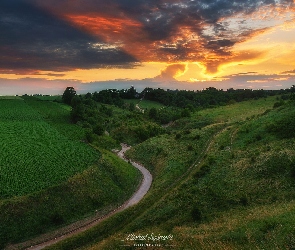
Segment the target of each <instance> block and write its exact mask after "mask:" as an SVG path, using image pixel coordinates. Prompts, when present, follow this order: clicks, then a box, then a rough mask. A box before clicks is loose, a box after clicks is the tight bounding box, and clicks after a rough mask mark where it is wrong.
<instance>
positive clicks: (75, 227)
mask: <svg viewBox="0 0 295 250" xmlns="http://www.w3.org/2000/svg"><path fill="white" fill-rule="evenodd" d="M121 146H122V150H121V151H120V152H118V156H119V157H120V158H122V159H123V160H125V161H128V160H127V159H125V157H124V154H125V152H126V151H127V150H128V149H129V148H130V147H128V146H127V145H125V144H121ZM130 163H131V164H132V165H133V166H134V167H135V168H137V169H138V170H139V171H140V172H141V173H142V175H143V179H142V182H141V185H140V186H139V188H138V189H137V191H136V192H135V193H134V194H133V196H132V197H131V198H130V199H129V200H128V201H126V202H125V203H124V204H123V205H121V206H120V207H118V208H117V209H115V210H113V211H111V212H110V213H109V214H107V215H105V216H103V217H101V216H100V217H92V218H89V219H87V220H83V221H78V222H76V223H73V224H71V225H69V226H66V227H64V228H62V229H59V230H57V231H55V232H53V233H49V234H44V235H41V236H40V237H38V238H36V239H33V240H30V241H26V242H23V243H20V244H17V245H11V246H9V247H8V248H6V249H7V250H12V249H30V250H39V249H43V248H45V247H47V246H50V245H53V244H55V243H57V242H59V241H61V240H63V239H66V238H69V237H72V236H73V235H76V234H79V233H81V232H84V231H86V230H87V229H89V228H91V227H94V226H96V225H97V224H99V223H100V222H101V221H103V220H106V219H107V218H109V217H110V216H112V215H114V214H115V213H118V212H120V211H123V210H124V209H126V208H128V207H130V206H133V205H135V204H136V203H138V202H139V201H140V200H141V199H142V198H143V197H144V195H145V194H146V193H147V192H148V190H149V189H150V186H151V184H152V180H153V178H152V175H151V174H150V172H149V171H148V170H147V169H145V168H144V167H143V166H141V165H139V164H137V163H135V162H130Z"/></svg>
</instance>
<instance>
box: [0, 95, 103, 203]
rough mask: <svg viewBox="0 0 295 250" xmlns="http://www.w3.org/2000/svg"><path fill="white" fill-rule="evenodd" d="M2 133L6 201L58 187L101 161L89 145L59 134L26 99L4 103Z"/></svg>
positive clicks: (1, 190)
mask: <svg viewBox="0 0 295 250" xmlns="http://www.w3.org/2000/svg"><path fill="white" fill-rule="evenodd" d="M0 133H1V141H0V147H1V158H0V170H1V177H0V178H1V187H0V197H1V198H2V199H3V198H10V197H14V196H21V195H25V194H29V193H32V192H35V191H39V190H41V189H44V188H47V187H50V186H52V185H56V184H58V183H60V182H62V181H65V180H67V179H68V178H69V177H70V176H73V175H74V174H75V173H77V172H81V171H83V170H85V169H86V168H87V167H89V166H90V165H91V164H93V163H94V162H95V161H97V160H98V158H99V153H97V152H96V151H95V150H93V149H91V148H90V147H89V146H87V145H85V144H83V143H81V142H78V141H76V142H74V141H72V140H69V139H68V138H67V137H65V136H64V135H62V134H61V133H59V131H57V130H56V129H55V128H54V127H52V126H50V125H49V124H48V123H47V122H46V121H44V120H43V118H42V116H41V115H40V114H39V113H38V112H36V111H35V110H34V109H33V108H32V107H30V106H29V105H27V104H26V103H25V102H24V101H23V100H0Z"/></svg>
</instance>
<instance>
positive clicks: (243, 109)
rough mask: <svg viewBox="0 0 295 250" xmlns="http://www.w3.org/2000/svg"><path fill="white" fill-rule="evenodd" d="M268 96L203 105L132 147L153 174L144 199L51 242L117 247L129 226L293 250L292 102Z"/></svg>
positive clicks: (204, 243) (210, 245) (185, 240)
mask: <svg viewBox="0 0 295 250" xmlns="http://www.w3.org/2000/svg"><path fill="white" fill-rule="evenodd" d="M275 102H276V97H268V98H266V99H260V100H256V101H254V100H251V101H245V102H241V103H236V104H233V105H230V106H223V107H217V108H214V109H207V110H202V111H199V112H196V113H195V114H193V115H192V117H191V118H184V119H180V120H178V121H176V122H175V123H173V124H171V126H170V127H169V130H168V134H166V135H160V136H158V137H155V138H151V139H149V140H147V141H145V142H143V143H141V144H139V145H137V146H135V147H134V148H133V149H132V150H131V151H130V152H129V153H128V155H129V156H130V157H132V159H136V160H137V161H139V162H143V164H144V165H145V166H146V167H148V168H149V169H150V171H151V172H152V173H153V177H154V180H153V185H152V189H151V190H150V192H149V193H148V195H147V196H146V198H145V199H144V200H143V201H142V202H141V203H140V204H138V206H136V207H133V208H131V209H129V210H127V211H125V212H123V213H121V214H118V215H116V216H114V217H112V218H110V219H109V220H108V221H106V222H103V223H102V224H101V225H98V226H97V227H95V228H93V229H92V230H90V231H88V232H85V233H84V234H81V235H78V236H76V237H74V238H72V239H70V240H68V241H65V242H63V243H60V244H57V245H56V246H52V247H51V248H50V249H93V250H94V249H124V247H122V240H124V239H126V237H127V236H128V235H129V234H130V233H132V234H135V235H146V234H149V235H151V234H154V235H159V234H160V235H173V240H172V241H169V242H168V244H169V245H173V246H174V247H173V248H175V249H294V246H295V237H294V235H295V230H294V221H295V217H294V211H295V204H294V199H295V195H294V186H295V185H294V183H295V148H294V145H295V133H294V127H295V119H294V117H295V107H294V102H289V103H287V104H285V105H283V106H281V107H279V108H273V107H274V103H275ZM206 142H210V143H209V144H208V143H206ZM208 145H209V148H208V150H207V151H204V147H205V148H206V147H207V146H208ZM200 157H201V158H200ZM194 161H195V164H193V163H194ZM179 177H181V178H179ZM125 243H129V244H131V248H132V249H136V247H134V246H133V244H134V243H138V244H140V243H151V244H152V243H154V242H147V241H144V242H142V241H140V240H138V241H132V242H131V241H129V242H125ZM159 243H160V244H162V247H160V249H166V248H165V244H167V242H165V241H162V242H159ZM173 248H172V249H173ZM167 249H169V248H168V247H167Z"/></svg>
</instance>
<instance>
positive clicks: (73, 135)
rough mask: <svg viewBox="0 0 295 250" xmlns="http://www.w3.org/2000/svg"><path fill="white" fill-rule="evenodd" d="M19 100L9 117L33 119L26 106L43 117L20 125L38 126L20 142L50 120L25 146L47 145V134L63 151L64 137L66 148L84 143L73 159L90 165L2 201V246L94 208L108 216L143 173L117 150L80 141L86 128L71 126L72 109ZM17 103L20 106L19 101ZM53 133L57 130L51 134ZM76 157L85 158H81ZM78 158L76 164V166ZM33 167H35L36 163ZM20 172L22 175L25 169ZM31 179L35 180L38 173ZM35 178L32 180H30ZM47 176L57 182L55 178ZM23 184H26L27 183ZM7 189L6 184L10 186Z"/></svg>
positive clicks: (0, 225) (37, 115)
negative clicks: (119, 155) (93, 157)
mask: <svg viewBox="0 0 295 250" xmlns="http://www.w3.org/2000/svg"><path fill="white" fill-rule="evenodd" d="M17 102H18V103H17V104H16V106H17V108H16V109H15V112H8V111H7V110H8V109H5V110H6V111H7V113H8V114H7V115H8V116H11V115H12V114H13V116H15V119H16V120H17V119H20V117H23V118H28V117H26V113H24V112H23V111H24V110H23V108H24V107H26V109H28V110H29V111H30V112H29V111H28V112H27V115H29V116H30V115H31V116H34V117H37V118H38V119H37V120H36V119H32V118H33V117H30V119H27V120H29V121H26V122H25V123H24V122H21V123H20V126H19V129H22V128H24V127H25V125H26V124H27V123H30V124H31V123H32V124H33V125H34V126H33V127H32V128H31V130H32V131H31V132H29V133H26V135H27V136H24V135H23V134H22V136H21V140H25V138H30V137H31V136H33V135H34V133H38V131H39V130H40V129H39V125H38V124H39V123H42V125H44V124H45V125H44V126H45V127H44V128H46V129H44V131H43V130H42V131H39V132H40V135H42V136H40V137H38V138H37V137H36V138H35V137H34V140H33V141H25V142H24V144H25V145H26V149H27V148H30V147H35V146H36V145H39V144H40V143H41V144H42V142H43V141H44V140H45V139H46V138H47V136H46V135H47V134H48V136H49V137H48V138H47V139H48V141H49V142H50V143H49V144H52V147H53V149H54V150H57V151H58V149H59V148H58V145H60V143H61V142H60V141H63V140H64V141H65V145H63V144H62V145H63V149H62V150H61V152H63V151H64V152H67V151H68V150H69V147H70V146H71V145H72V144H75V145H76V144H79V145H80V149H79V151H78V152H76V153H75V155H71V157H72V159H71V160H73V161H76V162H77V161H81V160H82V161H84V162H83V164H84V165H85V164H87V166H85V167H84V169H80V170H78V173H76V174H71V175H68V176H67V177H66V178H65V179H64V180H59V181H58V182H56V183H51V185H49V186H50V187H48V186H47V187H48V188H46V189H42V190H39V188H38V190H39V191H38V190H37V189H36V192H33V193H31V191H29V192H28V194H27V195H25V196H20V197H14V198H10V199H5V200H0V221H1V223H0V248H2V247H3V246H4V245H5V244H7V243H8V242H18V241H21V240H24V239H27V238H30V237H32V236H34V235H38V234H41V233H44V232H46V231H48V230H51V229H54V228H56V227H60V226H62V225H64V224H68V223H70V222H73V221H75V220H77V219H79V218H83V217H84V216H85V215H91V214H93V213H94V211H97V212H98V213H101V214H104V213H106V212H108V211H109V210H111V209H113V208H114V207H116V206H118V205H119V204H121V203H122V202H123V201H125V200H126V199H128V198H129V197H130V196H131V194H132V193H133V192H134V190H135V189H136V187H137V185H138V182H139V178H140V175H139V173H138V171H137V170H135V169H134V168H132V167H131V166H130V165H129V164H127V163H125V162H124V161H121V160H119V159H118V158H117V156H115V155H113V154H112V153H108V152H106V151H101V152H97V151H94V150H93V149H92V148H90V147H89V146H87V145H86V144H84V143H81V142H79V141H78V140H81V139H82V138H83V136H84V133H83V130H81V128H79V127H78V126H75V125H71V124H69V111H68V110H67V109H65V108H64V106H63V105H61V104H58V103H52V102H43V101H38V100H37V99H35V98H30V97H28V98H25V102H26V103H24V102H23V101H22V100H17ZM19 105H20V106H19ZM13 106H14V107H15V105H13ZM2 107H3V105H2ZM34 110H35V111H34ZM36 111H37V112H38V113H37V112H36ZM17 112H20V113H19V115H17ZM1 115H2V121H1V122H2V123H5V122H9V123H11V122H13V121H12V119H11V117H8V116H7V117H6V118H7V119H6V118H5V119H6V121H4V118H3V117H4V116H5V112H4V111H3V112H2V113H1ZM16 122H17V121H16ZM42 128H43V127H42ZM2 131H3V130H2ZM10 131H11V133H12V132H13V133H14V132H15V130H11V128H10ZM23 131H26V130H23ZM52 131H53V132H54V133H50V132H52ZM8 134H9V133H8ZM54 135H55V136H56V137H57V140H54ZM81 136H82V137H81ZM44 138H45V139H44ZM49 138H50V140H49ZM4 144H5V143H4ZM10 144H11V145H10V146H13V145H15V144H12V142H10ZM5 145H6V144H5ZM50 147H51V146H50V145H47V144H46V147H45V148H41V149H40V152H39V151H38V152H35V151H34V150H33V151H32V152H30V154H28V155H27V158H28V159H31V160H32V161H33V160H35V159H36V154H38V153H42V155H44V154H45V152H47V151H46V150H48V148H50ZM10 148H11V147H10ZM83 148H87V149H88V150H85V152H84V153H85V155H84V156H86V157H87V154H89V153H90V152H94V156H95V158H96V160H95V159H94V160H93V159H92V158H91V157H88V159H84V158H83V156H80V155H79V153H81V152H82V153H83V151H82V149H83ZM12 149H13V147H12ZM18 153H19V152H18ZM17 155H18V154H16V156H17ZM50 157H51V158H50V160H51V161H50V162H51V165H52V162H54V161H55V162H56V160H57V159H56V158H57V157H58V158H60V154H58V152H57V154H56V155H50ZM75 157H78V158H79V157H80V159H76V158H75ZM42 159H43V158H42ZM42 159H39V160H40V161H38V162H37V163H38V164H37V165H38V166H39V165H40V163H42V164H43V163H44V162H43V161H42ZM75 159H76V160H75ZM43 160H44V159H43ZM89 160H90V161H91V163H90V162H89ZM50 162H49V163H50ZM76 162H74V163H73V164H76ZM60 164H61V163H60ZM51 165H50V164H49V165H48V166H47V168H46V169H47V170H48V169H49V167H51ZM80 165H81V164H80ZM57 166H59V165H54V168H55V169H59V168H57ZM20 167H23V164H20V165H19V166H18V168H20ZM29 167H30V168H33V165H30V166H29ZM18 172H19V171H18ZM67 172H68V171H67ZM54 173H56V171H48V173H47V174H48V175H49V174H50V175H53V178H55V177H56V176H54ZM21 174H22V175H23V172H22V171H21ZM62 174H64V172H62ZM48 175H47V176H48ZM59 175H60V174H59ZM31 177H32V178H33V176H31ZM31 177H30V178H27V179H29V180H30V179H31ZM34 177H36V176H34ZM59 177H60V176H59ZM47 179H48V180H50V181H52V180H51V177H50V179H49V178H47ZM38 180H39V178H38ZM38 180H35V181H38ZM13 183H15V182H12V184H13ZM21 185H24V182H22V183H21ZM5 187H6V188H7V185H5Z"/></svg>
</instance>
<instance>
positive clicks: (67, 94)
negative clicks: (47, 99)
mask: <svg viewBox="0 0 295 250" xmlns="http://www.w3.org/2000/svg"><path fill="white" fill-rule="evenodd" d="M75 95H76V90H75V89H74V88H73V87H67V88H66V90H65V91H64V93H63V95H62V100H63V102H64V103H66V104H69V105H71V102H72V98H73V97H74V96H75Z"/></svg>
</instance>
